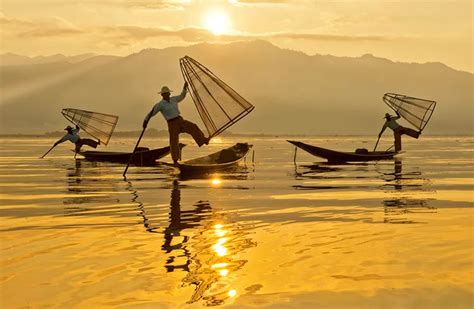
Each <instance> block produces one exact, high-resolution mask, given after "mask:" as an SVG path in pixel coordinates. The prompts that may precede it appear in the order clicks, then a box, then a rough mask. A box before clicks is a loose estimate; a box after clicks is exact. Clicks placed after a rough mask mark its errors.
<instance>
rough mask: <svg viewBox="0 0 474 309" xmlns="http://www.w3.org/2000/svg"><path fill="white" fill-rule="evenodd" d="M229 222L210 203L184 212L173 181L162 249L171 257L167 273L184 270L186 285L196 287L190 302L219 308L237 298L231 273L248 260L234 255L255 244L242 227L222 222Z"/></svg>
mask: <svg viewBox="0 0 474 309" xmlns="http://www.w3.org/2000/svg"><path fill="white" fill-rule="evenodd" d="M226 221H227V220H226V216H225V215H223V214H219V213H218V212H216V211H213V210H212V208H211V205H210V204H209V202H207V201H198V202H197V203H195V204H193V209H191V210H183V205H181V188H180V185H179V182H178V181H177V180H175V181H173V183H172V190H171V200H170V212H169V225H168V226H167V227H166V228H165V229H164V242H163V245H162V246H161V250H163V251H164V252H165V253H166V255H167V256H168V258H167V259H166V262H165V268H166V270H167V272H173V271H176V270H177V271H185V272H186V273H187V274H186V276H185V277H184V278H183V279H182V281H183V286H186V285H191V286H194V292H193V294H192V295H191V297H190V299H189V301H188V303H194V302H197V301H200V300H202V301H204V304H205V305H219V304H223V303H224V302H225V301H226V299H228V298H230V297H234V296H235V293H236V291H235V290H234V289H233V288H232V283H233V281H234V279H233V276H232V275H231V273H234V272H236V271H237V270H239V269H240V268H241V267H243V265H245V263H246V262H247V261H246V260H239V259H235V258H234V257H233V255H234V254H236V253H238V252H240V251H242V250H244V249H247V248H249V247H251V246H254V245H255V243H253V242H252V241H251V240H250V239H249V238H247V237H245V236H246V234H245V233H244V232H242V228H241V227H239V226H237V225H236V224H232V223H228V222H227V223H226V224H223V223H222V222H226ZM185 230H186V231H185ZM184 233H187V234H184ZM217 283H219V284H218V285H217ZM211 288H212V289H211ZM211 290H212V292H211Z"/></svg>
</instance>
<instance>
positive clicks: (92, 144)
mask: <svg viewBox="0 0 474 309" xmlns="http://www.w3.org/2000/svg"><path fill="white" fill-rule="evenodd" d="M83 145H87V146H89V147H92V148H97V145H99V142H97V141H94V140H93V139H90V138H80V139H79V140H78V141H77V143H76V152H79V151H80V150H81V147H82V146H83Z"/></svg>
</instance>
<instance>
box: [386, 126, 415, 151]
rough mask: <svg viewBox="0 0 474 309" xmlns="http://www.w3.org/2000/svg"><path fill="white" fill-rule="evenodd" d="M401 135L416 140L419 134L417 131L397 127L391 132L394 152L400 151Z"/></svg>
mask: <svg viewBox="0 0 474 309" xmlns="http://www.w3.org/2000/svg"><path fill="white" fill-rule="evenodd" d="M403 134H405V135H408V136H411V137H413V138H418V137H419V136H420V132H418V131H415V130H413V129H410V128H405V127H402V126H399V127H398V128H396V129H395V130H393V136H394V138H395V151H400V150H402V135H403Z"/></svg>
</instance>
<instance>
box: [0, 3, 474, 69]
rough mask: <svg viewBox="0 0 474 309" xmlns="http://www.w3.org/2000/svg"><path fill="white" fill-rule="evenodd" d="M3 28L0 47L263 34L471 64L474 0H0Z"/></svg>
mask: <svg viewBox="0 0 474 309" xmlns="http://www.w3.org/2000/svg"><path fill="white" fill-rule="evenodd" d="M0 35H1V42H0V43H1V45H0V53H6V52H13V53H18V54H23V55H28V56H36V55H50V54H56V53H63V54H65V55H75V54H81V53H90V52H93V53H98V54H114V55H127V54H130V53H132V52H137V51H140V50H141V49H144V48H162V47H168V46H176V45H188V44H194V43H198V42H203V41H207V42H229V41H235V40H243V39H254V38H259V39H267V40H269V41H271V42H273V43H274V44H276V45H278V46H281V47H285V48H290V49H295V50H301V51H303V52H305V53H308V54H315V53H318V54H333V55H338V56H360V55H363V54H365V53H372V54H374V55H376V56H380V57H386V58H390V59H392V60H398V61H408V62H427V61H440V62H443V63H445V64H447V65H449V66H451V67H454V68H456V69H461V70H466V71H470V72H474V69H473V45H474V42H473V0H431V1H423V0H393V1H387V0H314V1H309V0H293V1H285V0H227V1H224V0H222V1H217V0H215V1H214V0H209V1H208V0H1V2H0Z"/></svg>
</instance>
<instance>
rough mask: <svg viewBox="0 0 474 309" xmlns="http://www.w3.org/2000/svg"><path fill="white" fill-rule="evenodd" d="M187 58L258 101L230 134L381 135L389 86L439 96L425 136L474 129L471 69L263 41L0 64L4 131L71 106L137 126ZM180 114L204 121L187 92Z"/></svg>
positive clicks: (56, 118)
mask: <svg viewBox="0 0 474 309" xmlns="http://www.w3.org/2000/svg"><path fill="white" fill-rule="evenodd" d="M185 55H188V56H190V57H193V58H195V59H196V60H198V61H199V62H201V63H202V64H204V65H205V66H206V67H208V68H209V69H210V70H211V71H213V72H214V73H215V74H216V75H217V76H219V77H220V78H221V79H222V80H223V81H225V82H226V83H227V84H229V85H231V86H232V88H234V89H235V90H236V91H237V92H239V93H240V94H241V95H242V96H243V97H245V98H246V99H247V100H249V101H250V102H252V103H253V104H254V105H255V106H256V108H255V110H254V111H253V112H252V113H251V114H249V115H248V116H247V117H245V118H244V119H243V120H242V121H240V122H239V123H237V124H236V125H234V126H233V127H231V128H230V130H231V131H233V132H247V133H269V134H270V133H271V134H283V133H289V134H299V133H302V134H348V135H356V134H373V135H376V134H377V133H378V132H379V130H380V128H381V126H382V124H383V121H384V120H383V119H382V118H383V115H384V114H385V112H390V109H389V108H388V107H387V106H386V105H385V104H384V103H383V101H382V96H383V94H384V93H386V92H394V93H401V94H405V95H410V96H414V97H420V98H426V99H431V100H435V101H437V102H438V105H437V108H436V110H435V112H434V114H433V117H432V120H431V122H430V123H429V124H428V126H427V127H426V129H425V132H426V134H472V132H473V127H472V116H473V103H474V100H473V89H474V88H473V81H474V79H473V77H474V74H471V73H468V72H463V71H458V70H454V69H452V68H450V67H448V66H446V65H444V64H442V63H424V64H420V63H402V62H394V61H391V60H388V59H384V58H378V57H375V56H373V55H370V54H367V55H364V56H361V57H357V58H351V57H335V56H331V55H312V56H310V55H307V54H304V53H302V52H297V51H292V50H287V49H281V48H278V47H276V46H274V45H272V44H270V43H268V42H266V41H260V40H259V41H249V42H236V43H231V44H207V43H203V44H197V45H192V46H187V47H170V48H165V49H145V50H142V51H140V52H138V53H134V54H131V55H129V56H126V57H117V56H97V55H89V56H86V57H84V59H79V58H72V59H76V61H73V60H71V59H70V57H65V58H63V57H60V56H59V57H56V58H57V59H58V61H53V62H47V63H33V64H32V63H28V61H26V62H25V63H23V64H21V65H19V64H17V65H2V66H0V79H1V84H0V91H1V94H0V117H1V123H0V133H3V134H10V133H42V132H46V131H54V130H57V129H58V128H62V127H63V126H64V125H65V123H66V120H65V119H64V118H63V117H62V116H61V114H60V111H61V109H62V108H66V107H72V108H79V109H85V110H92V111H98V112H104V113H110V114H115V115H118V116H119V117H120V120H119V123H118V125H117V128H116V130H140V129H141V124H142V121H143V118H144V116H145V115H146V113H148V111H149V110H150V109H151V108H152V106H153V105H154V103H155V102H157V101H159V100H160V95H159V94H157V92H158V91H159V90H160V89H161V87H162V86H163V85H167V86H169V87H170V88H171V89H173V90H175V93H179V91H180V90H181V88H182V85H183V78H182V76H181V71H180V68H179V58H181V57H183V56H185ZM10 56H11V55H10ZM17 56H18V55H17ZM19 57H20V56H19ZM2 59H3V58H2ZM30 59H31V58H30ZM68 59H69V60H68ZM18 61H20V60H18ZM4 64H5V63H4ZM181 112H182V114H183V116H184V117H185V118H187V119H189V120H192V121H196V122H197V123H199V124H201V122H200V119H199V116H198V115H197V112H196V108H195V107H194V104H193V102H192V100H191V98H190V97H187V98H186V99H185V101H183V102H182V103H181ZM405 124H407V123H405ZM149 126H151V127H153V128H157V129H165V128H166V123H165V122H164V121H163V119H162V117H161V115H157V116H156V117H155V118H154V119H152V121H151V122H150V125H149ZM200 126H201V127H203V126H202V125H200Z"/></svg>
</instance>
